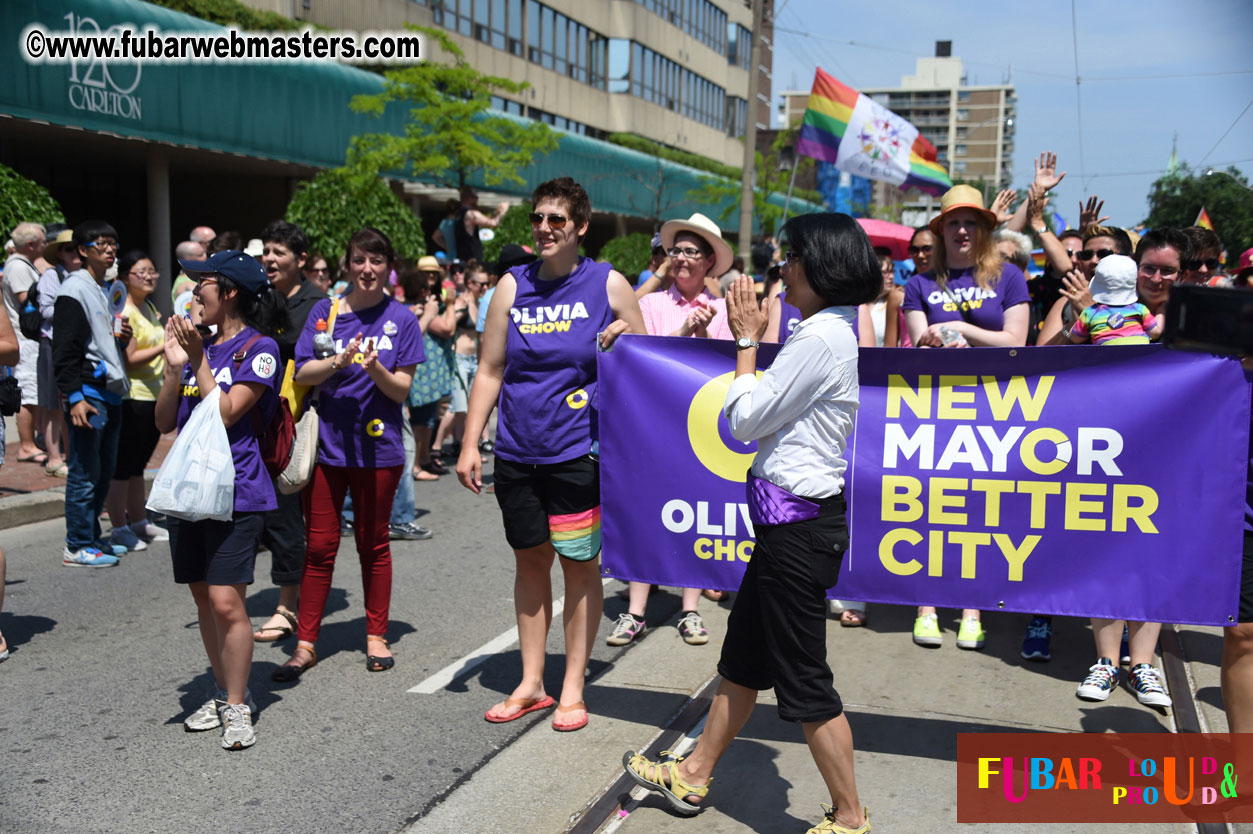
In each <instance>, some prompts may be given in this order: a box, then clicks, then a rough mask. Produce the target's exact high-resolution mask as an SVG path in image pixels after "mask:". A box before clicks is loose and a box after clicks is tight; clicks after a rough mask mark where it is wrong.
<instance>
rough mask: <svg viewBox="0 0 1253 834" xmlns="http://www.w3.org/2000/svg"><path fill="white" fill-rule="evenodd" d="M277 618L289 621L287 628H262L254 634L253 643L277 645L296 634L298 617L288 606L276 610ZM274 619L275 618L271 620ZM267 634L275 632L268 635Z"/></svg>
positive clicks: (281, 606)
mask: <svg viewBox="0 0 1253 834" xmlns="http://www.w3.org/2000/svg"><path fill="white" fill-rule="evenodd" d="M274 616H275V617H282V618H283V619H284V620H286V621H287V625H285V626H262V627H261V628H259V629H257V630H256V631H254V632H253V633H252V639H253V642H256V643H276V642H278V641H279V640H284V639H286V638H288V637H291V636H292V635H293V634H295V633H296V615H295V614H293V613H292V611H291V609H290V608H288V607H287V606H286V605H280V606H279V607H278V608H276V609H274ZM271 619H273V617H272V618H271ZM266 632H273V633H270V634H267V633H266Z"/></svg>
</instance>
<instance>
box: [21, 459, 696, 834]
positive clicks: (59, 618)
mask: <svg viewBox="0 0 1253 834" xmlns="http://www.w3.org/2000/svg"><path fill="white" fill-rule="evenodd" d="M417 503H418V505H419V507H424V508H426V509H428V510H429V513H428V514H427V515H425V516H423V517H422V518H421V519H420V521H421V522H422V523H424V524H427V525H428V526H430V527H432V528H433V529H435V531H436V537H435V538H434V539H433V540H430V541H425V542H397V543H393V553H394V560H395V580H394V595H393V600H392V626H391V639H392V642H393V647H394V650H395V653H396V657H397V661H396V667H395V669H393V670H392V671H390V672H387V673H384V674H370V673H368V672H367V671H366V669H365V659H364V652H363V644H364V627H365V626H364V611H363V609H362V599H361V590H360V575H359V573H358V570H357V564H356V559H355V558H354V557H355V553H354V552H353V550H352V549H351V545H350V544H349V543H346V546H345V547H343V548H342V549H341V552H340V558H341V560H342V561H341V563H340V570H339V572H338V573H337V574H336V581H335V590H334V591H333V593H332V596H331V599H330V603H329V605H328V613H327V617H326V621H325V625H324V627H323V630H322V636H321V638H320V639H319V643H318V649H319V653H320V657H321V662H320V663H319V665H318V666H317V667H316V668H315V669H313V670H311V671H310V672H309V673H307V674H306V676H305V677H304V678H303V679H302V680H301V681H300V682H299V683H297V684H294V685H281V684H274V683H271V681H270V672H271V670H272V669H273V668H274V666H275V665H277V664H278V663H281V662H282V661H283V659H284V658H285V656H286V651H285V649H286V648H287V647H288V645H289V644H278V645H271V646H258V648H257V652H256V655H255V660H254V666H253V675H252V689H253V694H254V697H255V699H256V701H257V704H258V706H259V707H260V711H259V716H258V720H257V734H258V742H257V745H256V746H255V747H254V748H252V749H250V750H247V751H242V752H236V753H228V752H226V751H224V750H222V749H221V748H220V747H219V746H218V740H217V737H216V733H213V732H208V733H198V734H191V733H185V732H184V731H183V727H182V724H181V721H182V719H183V717H184V716H185V715H186V714H187V713H188V712H189V711H190V710H192V709H194V708H195V707H196V706H198V705H199V704H200V703H201V702H202V700H203V693H204V692H205V688H206V686H207V685H208V682H209V679H210V678H209V675H208V669H207V665H206V664H205V661H204V654H203V650H202V648H201V646H200V641H199V634H198V631H197V629H196V625H195V609H194V607H193V606H192V603H191V599H190V596H189V595H188V593H187V591H186V590H185V589H184V588H181V587H179V586H176V585H175V584H174V583H173V581H172V579H171V574H170V565H169V556H168V548H167V547H166V546H164V545H154V546H153V547H152V548H151V549H150V550H148V551H146V552H142V553H135V554H130V555H128V556H126V557H125V558H124V560H123V562H122V564H121V565H120V566H119V567H117V568H113V569H108V570H81V569H76V570H71V569H67V568H64V567H62V566H61V564H60V550H61V541H62V536H63V532H64V530H63V524H62V522H59V521H49V522H41V523H38V524H31V525H28V526H25V527H20V528H15V529H11V530H6V531H4V533H3V536H2V541H3V545H4V548H5V551H6V553H7V556H8V580H7V583H6V599H5V605H4V613H3V615H0V629H3V631H4V633H5V635H6V637H7V638H8V640H9V643H10V645H11V646H12V647H13V654H12V658H11V659H10V660H9V661H8V662H6V663H4V664H3V665H2V666H0V693H2V695H0V698H2V701H0V704H2V706H0V745H2V746H0V750H2V751H3V753H2V757H3V764H2V765H0V784H3V786H4V787H3V791H2V792H0V831H3V832H5V834H19V832H40V833H41V834H54V832H65V834H70V832H73V834H88V832H114V831H126V832H148V831H151V832H169V831H180V832H189V834H191V833H192V832H212V834H218V832H220V831H222V830H224V829H228V828H232V829H236V830H241V831H248V832H258V833H260V832H284V834H289V833H290V832H293V831H335V832H383V831H392V830H395V829H397V828H399V827H401V826H402V825H404V824H405V823H406V822H407V821H409V820H412V819H414V818H415V817H417V816H419V815H421V814H423V813H424V812H425V811H426V810H427V809H429V808H430V807H432V806H433V805H434V804H435V803H437V802H438V801H439V799H440V798H441V797H442V796H444V795H446V794H447V793H448V792H449V791H450V790H452V789H453V788H455V786H457V785H459V784H460V783H462V782H463V781H465V780H466V779H467V778H469V776H470V775H471V774H472V773H473V772H474V771H475V770H476V769H477V768H479V767H480V766H481V765H482V764H483V763H485V762H487V761H489V760H490V759H491V758H492V757H493V756H494V755H496V754H497V753H498V752H499V751H500V750H501V749H503V748H504V747H506V746H507V745H509V744H510V743H511V742H512V741H513V740H514V739H515V738H516V737H517V736H518V735H519V734H520V733H522V731H523V730H524V729H526V727H527V726H529V723H533V722H534V721H542V720H547V719H546V718H545V717H543V716H535V717H534V718H531V719H526V720H523V721H519V722H517V723H515V724H509V725H503V726H491V725H488V724H486V723H485V722H484V721H483V719H482V714H483V712H484V711H485V710H486V709H487V708H488V707H490V706H491V705H492V704H493V703H495V702H496V701H498V700H500V699H501V698H502V697H503V694H507V693H508V692H509V691H510V690H511V689H512V687H513V686H514V684H515V683H516V678H517V676H518V675H519V673H520V662H519V659H518V654H517V650H516V646H514V647H511V648H509V649H506V650H503V651H502V652H500V653H498V654H496V655H494V656H493V657H492V658H491V659H490V660H488V661H487V662H485V663H483V664H482V665H481V666H480V667H478V669H476V670H475V671H474V672H472V673H471V674H469V675H467V676H464V677H462V678H459V679H457V680H455V681H454V682H453V683H452V684H450V685H449V686H447V687H446V688H444V689H441V690H440V691H438V692H437V693H436V694H432V695H422V694H411V693H409V692H407V690H409V689H410V688H411V687H414V686H415V685H417V684H419V683H420V682H422V681H423V680H425V679H427V678H428V677H430V676H431V675H433V674H435V673H436V672H438V671H439V670H441V669H443V668H445V667H446V666H448V665H449V664H451V663H454V662H455V661H457V660H458V659H459V658H461V657H463V656H465V655H467V654H468V653H471V652H473V651H474V650H475V649H477V648H479V647H481V646H483V645H484V644H486V643H488V642H489V641H491V640H492V639H493V638H496V637H497V636H499V635H501V634H502V633H503V632H506V631H508V630H509V629H510V628H511V627H513V625H514V618H513V606H512V601H511V600H512V582H513V574H512V564H511V562H512V557H511V554H510V552H509V550H508V549H507V547H506V545H505V541H504V537H503V533H502V531H501V526H500V518H499V513H498V511H497V509H496V505H495V501H494V499H493V498H492V497H491V496H488V495H484V496H480V497H477V498H476V497H475V496H472V495H470V494H469V493H468V492H466V491H465V490H463V489H462V488H461V487H460V486H459V485H457V483H456V480H455V478H453V477H446V478H443V479H441V480H440V481H439V482H437V483H433V484H425V483H424V484H419V485H417ZM257 577H258V581H257V582H256V583H255V584H254V585H253V586H252V588H251V589H250V590H251V593H250V596H249V601H248V610H249V613H250V614H251V615H252V617H253V620H254V623H259V622H261V621H262V620H263V619H264V617H265V616H266V615H267V614H268V613H269V612H270V611H272V610H273V607H274V604H275V600H276V591H275V590H274V589H273V588H272V586H270V584H269V581H268V580H269V557H268V554H263V555H262V556H261V557H260V558H259V559H258V562H257ZM554 578H555V579H556V580H557V587H556V588H555V589H554V593H555V594H556V595H560V593H561V589H560V574H559V572H558V571H556V570H555V572H554ZM617 587H620V586H619V585H618V584H617V583H612V584H611V585H610V586H609V588H608V589H607V591H608V592H609V594H610V600H609V601H608V602H607V604H606V621H605V623H604V627H603V628H602V639H601V640H600V641H599V642H598V644H597V646H596V649H595V651H594V653H593V659H592V662H591V670H592V672H593V674H595V673H596V672H598V671H599V670H601V669H604V668H605V667H606V665H607V664H609V663H612V662H613V661H614V659H615V657H617V656H618V655H620V654H621V653H622V651H624V650H621V649H618V650H614V649H609V648H608V647H606V646H605V645H604V644H603V635H604V633H605V632H606V630H607V629H608V628H609V626H610V623H611V621H612V618H613V617H616V615H617V613H618V612H619V611H620V610H623V608H624V605H625V603H623V602H621V601H618V600H617V599H614V598H613V597H612V591H613V590H614V589H616V588H617ZM667 607H670V608H676V609H677V597H674V596H672V595H669V594H659V595H657V596H656V597H654V601H653V603H652V608H650V613H651V614H652V615H653V616H656V617H664V616H665V615H666V614H667V613H668V612H667V610H666V609H667ZM558 634H559V632H558V630H557V629H554V639H553V641H552V642H550V645H549V651H550V664H549V668H548V670H547V671H548V673H547V685H548V687H549V690H550V691H551V692H553V693H554V694H555V693H557V692H558V691H559V688H560V680H561V674H562V671H563V668H564V662H563V659H562V657H561V655H560V650H561V649H560V647H561V640H560V638H559V636H558Z"/></svg>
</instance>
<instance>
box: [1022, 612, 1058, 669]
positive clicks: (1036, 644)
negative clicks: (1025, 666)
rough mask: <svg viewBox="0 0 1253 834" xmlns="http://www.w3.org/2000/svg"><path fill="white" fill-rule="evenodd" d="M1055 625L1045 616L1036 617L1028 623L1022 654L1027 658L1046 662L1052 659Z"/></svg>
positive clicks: (1023, 639)
mask: <svg viewBox="0 0 1253 834" xmlns="http://www.w3.org/2000/svg"><path fill="white" fill-rule="evenodd" d="M1052 642H1053V626H1052V624H1051V623H1050V622H1049V621H1048V620H1047V619H1046V618H1044V617H1036V618H1035V619H1034V620H1032V621H1031V622H1030V623H1028V624H1027V634H1026V636H1025V637H1023V638H1022V656H1023V658H1024V659H1025V660H1038V661H1040V662H1044V661H1046V660H1052V659H1053V655H1052V652H1051V651H1050V649H1051V646H1052Z"/></svg>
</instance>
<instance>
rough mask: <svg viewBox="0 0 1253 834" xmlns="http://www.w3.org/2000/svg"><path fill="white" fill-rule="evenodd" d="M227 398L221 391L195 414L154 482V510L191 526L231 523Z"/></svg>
mask: <svg viewBox="0 0 1253 834" xmlns="http://www.w3.org/2000/svg"><path fill="white" fill-rule="evenodd" d="M221 397H222V389H221V388H218V387H216V386H215V387H214V389H213V390H212V391H211V392H210V393H209V396H207V397H205V398H204V399H203V400H201V401H200V404H199V405H197V406H196V407H195V408H194V409H192V412H191V417H189V418H187V423H186V424H185V425H184V426H183V430H182V431H180V432H179V433H178V437H177V438H175V440H174V445H173V446H171V447H170V451H169V454H167V455H166V456H165V461H164V462H163V463H162V464H161V469H160V470H158V472H157V477H156V479H155V480H154V481H153V482H152V492H151V493H149V494H148V504H147V507H148V509H150V510H153V511H155V512H159V513H165V514H166V515H172V516H174V517H175V518H181V519H185V520H187V521H202V520H204V519H206V518H212V519H216V520H218V521H230V520H231V515H232V514H233V513H234V511H235V463H234V461H233V460H232V458H231V442H230V440H229V439H228V438H227V436H226V424H225V423H223V422H222V412H221V403H220V402H219V400H220V399H221Z"/></svg>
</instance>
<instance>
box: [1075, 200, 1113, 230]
mask: <svg viewBox="0 0 1253 834" xmlns="http://www.w3.org/2000/svg"><path fill="white" fill-rule="evenodd" d="M1103 208H1105V201H1104V200H1102V199H1101V198H1100V197H1098V196H1096V195H1095V194H1093V195H1092V196H1091V197H1089V198H1088V203H1087V205H1084V203H1083V201H1082V200H1080V201H1079V231H1081V232H1083V233H1084V234H1085V235H1086V234H1087V233H1088V229H1091V228H1092V227H1093V226H1099V225H1101V224H1102V223H1104V222H1105V221H1106V220H1109V215H1108V214H1107V215H1105V216H1104V217H1101V216H1099V215H1100V214H1101V209H1103Z"/></svg>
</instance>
